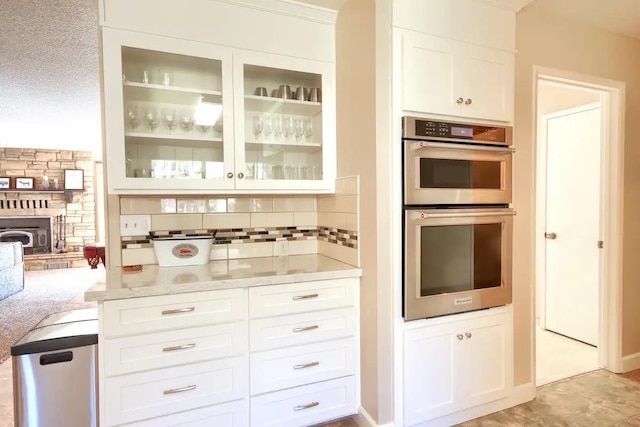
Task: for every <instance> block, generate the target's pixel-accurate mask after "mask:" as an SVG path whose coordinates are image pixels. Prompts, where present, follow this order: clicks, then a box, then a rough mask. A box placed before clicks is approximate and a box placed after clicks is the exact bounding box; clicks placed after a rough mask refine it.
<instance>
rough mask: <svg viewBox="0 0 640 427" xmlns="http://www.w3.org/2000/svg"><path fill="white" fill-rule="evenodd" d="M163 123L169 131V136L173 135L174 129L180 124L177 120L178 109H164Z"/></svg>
mask: <svg viewBox="0 0 640 427" xmlns="http://www.w3.org/2000/svg"><path fill="white" fill-rule="evenodd" d="M162 121H163V122H164V124H165V126H167V128H168V129H169V134H172V133H173V128H174V127H176V125H177V124H178V120H177V118H176V109H175V108H163V109H162Z"/></svg>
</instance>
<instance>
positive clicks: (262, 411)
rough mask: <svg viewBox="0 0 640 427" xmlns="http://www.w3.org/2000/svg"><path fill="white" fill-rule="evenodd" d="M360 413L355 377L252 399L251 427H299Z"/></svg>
mask: <svg viewBox="0 0 640 427" xmlns="http://www.w3.org/2000/svg"><path fill="white" fill-rule="evenodd" d="M355 413H356V386H355V379H354V377H346V378H338V379H335V380H331V381H325V382H321V383H316V384H311V385H308V386H303V387H297V388H292V389H289V390H283V391H278V392H275V393H269V394H264V395H262V396H257V397H252V398H251V427H299V426H307V425H310V424H316V423H321V422H323V421H328V420H332V419H335V418H339V417H345V416H347V415H352V414H355Z"/></svg>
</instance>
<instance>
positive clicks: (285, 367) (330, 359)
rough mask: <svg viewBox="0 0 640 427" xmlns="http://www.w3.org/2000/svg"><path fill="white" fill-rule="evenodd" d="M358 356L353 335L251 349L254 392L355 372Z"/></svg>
mask: <svg viewBox="0 0 640 427" xmlns="http://www.w3.org/2000/svg"><path fill="white" fill-rule="evenodd" d="M355 356H356V355H355V340H354V339H353V338H346V339H342V340H336V341H329V342H321V343H316V344H307V345H304V346H298V347H288V348H283V349H279V350H271V351H265V352H262V353H252V354H251V355H250V356H249V357H250V364H251V394H252V395H254V394H260V393H266V392H269V391H275V390H281V389H284V388H288V387H296V386H300V385H303V384H309V383H313V382H318V381H324V380H329V379H333V378H338V377H344V376H347V375H353V374H354V373H355V358H356V357H355Z"/></svg>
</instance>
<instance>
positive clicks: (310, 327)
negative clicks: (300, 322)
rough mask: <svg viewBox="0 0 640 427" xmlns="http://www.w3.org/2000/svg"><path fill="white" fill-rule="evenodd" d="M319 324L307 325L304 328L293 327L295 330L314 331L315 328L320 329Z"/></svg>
mask: <svg viewBox="0 0 640 427" xmlns="http://www.w3.org/2000/svg"><path fill="white" fill-rule="evenodd" d="M318 328H319V326H318V325H311V326H305V327H303V328H293V332H304V331H312V330H314V329H318Z"/></svg>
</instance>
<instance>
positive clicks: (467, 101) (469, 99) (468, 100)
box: [464, 98, 473, 105]
mask: <svg viewBox="0 0 640 427" xmlns="http://www.w3.org/2000/svg"><path fill="white" fill-rule="evenodd" d="M472 102H473V101H472V100H471V98H467V100H466V101H464V103H465V105H471V103H472Z"/></svg>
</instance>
